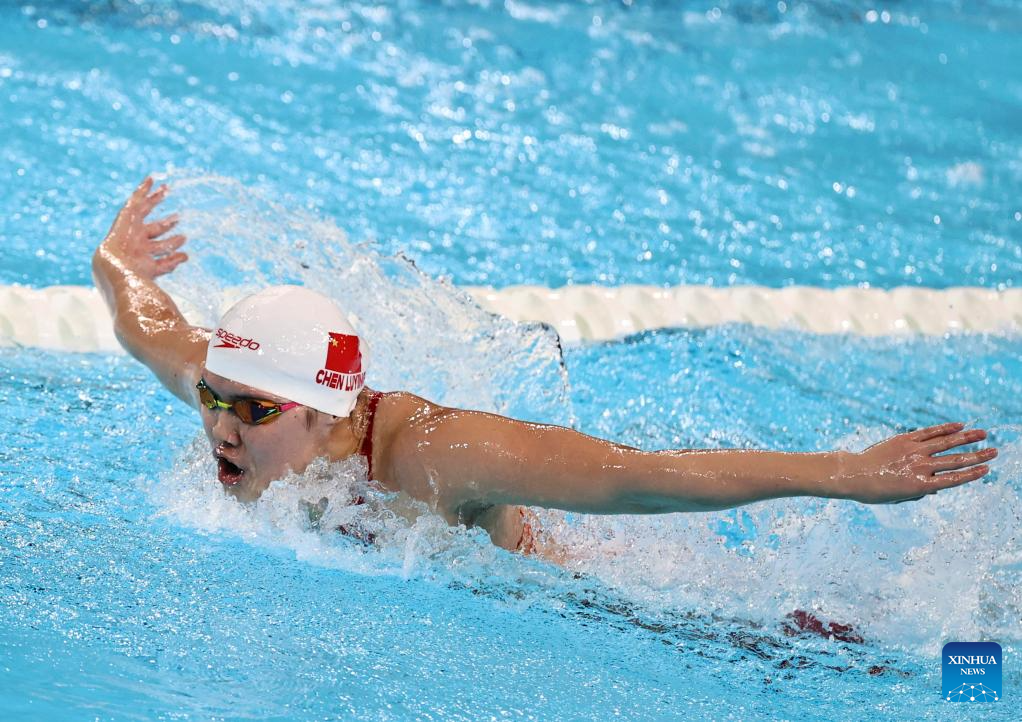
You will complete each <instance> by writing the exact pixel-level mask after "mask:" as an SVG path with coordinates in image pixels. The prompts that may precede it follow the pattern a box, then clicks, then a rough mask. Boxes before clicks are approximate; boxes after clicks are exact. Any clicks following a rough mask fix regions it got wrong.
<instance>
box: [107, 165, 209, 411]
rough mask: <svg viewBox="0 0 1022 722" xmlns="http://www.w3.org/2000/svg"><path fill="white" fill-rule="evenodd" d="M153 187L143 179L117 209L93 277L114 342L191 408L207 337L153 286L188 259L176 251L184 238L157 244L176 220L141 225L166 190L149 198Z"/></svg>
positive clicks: (167, 239) (194, 401)
mask: <svg viewBox="0 0 1022 722" xmlns="http://www.w3.org/2000/svg"><path fill="white" fill-rule="evenodd" d="M152 187H153V180H152V178H146V179H145V180H144V181H142V184H141V185H140V186H139V187H138V188H136V189H135V192H134V193H132V194H131V197H130V198H128V200H127V202H126V203H125V204H124V207H123V208H121V211H120V213H118V214H117V218H116V219H115V220H114V223H113V226H111V228H110V232H109V233H108V234H107V236H106V239H105V240H104V241H103V242H102V243H101V244H100V246H99V248H97V249H96V253H95V255H93V257H92V277H93V280H94V281H95V282H96V287H97V288H98V289H99V291H100V293H101V294H102V295H103V299H104V300H105V301H106V304H107V307H108V308H109V309H110V315H111V316H112V317H113V321H114V333H115V334H116V335H117V340H118V341H120V342H121V345H122V346H124V348H125V349H126V350H127V351H128V353H130V354H131V355H132V356H134V357H135V358H136V359H138V360H139V361H141V362H142V363H144V364H145V365H146V366H148V367H149V368H150V369H151V370H152V372H153V373H154V374H156V377H157V378H158V379H159V380H160V382H162V383H163V385H164V386H166V387H167V388H168V389H170V391H171V392H172V393H173V394H174V395H175V396H177V397H178V398H179V399H181V400H182V401H184V402H185V403H187V404H188V405H190V406H195V405H196V403H197V400H196V396H195V391H194V388H193V387H194V385H195V384H196V383H197V381H198V378H199V374H200V373H201V368H202V363H203V361H204V360H205V357H206V343H207V341H208V339H209V332H208V331H207V330H205V329H202V328H198V327H196V326H191V325H190V324H189V323H188V322H187V321H186V320H185V318H184V316H182V315H181V312H180V311H179V310H178V308H177V305H176V304H175V303H174V301H173V300H172V299H171V297H170V296H168V295H167V293H166V292H165V291H163V289H161V288H160V287H159V286H157V285H156V280H155V279H156V277H157V276H160V275H163V274H164V273H170V272H171V271H173V270H174V269H175V268H177V267H178V266H179V265H180V264H181V263H183V262H184V261H186V260H187V259H188V256H186V255H185V254H184V253H181V252H180V251H178V249H179V248H180V247H181V246H182V245H183V244H184V242H185V237H184V236H182V235H175V236H170V237H168V238H162V239H161V236H163V235H164V234H166V233H167V232H169V231H170V230H171V229H173V228H174V226H175V225H177V219H176V218H174V217H173V216H171V217H168V218H162V219H160V220H156V221H152V222H146V216H148V215H149V214H150V213H151V212H152V211H153V209H154V208H156V206H157V205H159V203H160V202H161V201H162V200H163V199H164V198H165V197H166V193H167V186H165V185H164V186H161V187H160V188H158V189H157V190H156V191H155V192H153V193H150V191H151V190H152Z"/></svg>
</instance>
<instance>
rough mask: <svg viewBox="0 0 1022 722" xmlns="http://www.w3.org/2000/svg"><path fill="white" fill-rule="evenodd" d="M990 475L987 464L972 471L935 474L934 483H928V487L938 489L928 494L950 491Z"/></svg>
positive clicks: (963, 470)
mask: <svg viewBox="0 0 1022 722" xmlns="http://www.w3.org/2000/svg"><path fill="white" fill-rule="evenodd" d="M988 473H990V467H989V466H987V465H986V464H982V465H981V466H974V467H972V468H971V469H962V470H961V471H948V472H946V473H943V474H934V475H933V477H932V481H930V482H928V485H932V484H936V485H937V488H935V489H932V490H931V491H929V492H927V493H928V494H934V493H936V492H937V491H940V490H941V489H950V488H951V487H952V486H960V485H962V484H967V483H969V482H970V481H976V479H981V478H982V477H984V476H986V475H987V474H988Z"/></svg>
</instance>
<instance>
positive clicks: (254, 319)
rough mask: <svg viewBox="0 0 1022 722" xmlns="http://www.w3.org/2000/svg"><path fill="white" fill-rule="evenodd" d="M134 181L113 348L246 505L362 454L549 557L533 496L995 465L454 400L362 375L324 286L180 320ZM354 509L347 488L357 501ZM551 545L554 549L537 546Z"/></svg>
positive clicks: (864, 481)
mask: <svg viewBox="0 0 1022 722" xmlns="http://www.w3.org/2000/svg"><path fill="white" fill-rule="evenodd" d="M167 192H168V188H167V186H165V185H164V186H161V187H159V188H157V189H156V190H153V181H152V179H151V178H146V180H145V181H143V182H142V184H141V185H140V186H139V187H138V188H137V189H136V190H135V191H134V193H132V195H131V197H130V198H129V199H128V200H127V202H126V203H125V205H124V207H123V208H122V209H121V210H120V212H119V213H118V215H117V218H116V220H115V221H114V223H113V226H112V227H111V229H110V232H109V233H108V235H107V237H106V239H105V240H104V241H103V243H102V244H101V245H100V246H99V248H98V249H97V251H96V253H95V255H94V257H93V260H92V269H93V277H94V279H95V282H96V286H97V287H98V288H99V290H100V292H101V293H102V295H103V297H104V299H105V301H106V303H107V305H108V307H109V309H110V312H111V315H112V317H113V319H114V330H115V332H116V335H117V339H118V340H119V341H120V343H121V345H122V346H124V348H125V349H126V350H127V351H128V352H129V353H130V354H131V355H132V356H134V357H135V358H136V359H138V360H139V361H141V362H142V363H143V364H145V365H146V366H148V367H149V368H150V370H152V372H153V373H154V374H155V375H156V377H157V378H158V379H159V380H160V382H161V383H163V385H164V386H166V387H167V388H168V389H169V390H170V391H171V393H173V394H174V395H175V396H177V397H178V398H179V399H181V400H182V401H184V402H185V403H186V404H188V405H189V406H192V407H194V408H195V409H196V410H197V411H198V412H199V414H200V416H201V417H202V423H203V427H204V429H205V432H206V436H207V437H208V438H209V443H210V450H211V453H212V455H213V457H214V458H215V460H216V464H217V470H218V479H219V481H220V483H221V484H223V487H224V489H225V490H226V491H227V493H229V494H232V495H233V496H235V497H237V498H238V499H239V500H242V501H248V500H253V499H256V498H258V497H259V495H260V494H261V493H262V492H263V491H264V490H265V489H266V488H267V487H268V486H269V484H270V482H272V481H273V480H275V479H279V478H282V477H284V476H285V475H286V474H287V473H288V472H289V471H294V472H297V473H301V472H302V471H304V470H305V468H306V467H307V466H308V465H309V464H310V463H311V462H312V461H313V460H314V459H317V458H319V457H326V458H327V459H329V460H340V459H344V458H347V457H349V456H351V455H354V454H361V455H363V456H364V457H365V460H366V463H367V465H368V469H369V476H370V479H371V480H372V481H373V482H374V483H375V484H377V485H379V487H380V488H381V489H383V490H386V491H390V492H398V491H400V492H404V493H406V494H408V495H409V496H411V497H412V498H415V499H418V500H421V501H423V502H426V503H427V504H428V505H429V506H430V507H431V508H432V509H435V510H436V512H437V513H438V514H440V515H441V516H443V517H444V518H445V519H446V520H447V521H448V522H449V523H451V524H464V525H466V526H479V527H482V528H483V529H485V530H486V531H487V532H488V533H489V535H490V538H491V539H492V540H493V542H494V543H495V544H497V545H499V546H501V547H504V548H505V549H509V550H512V551H519V552H522V553H539V554H543V553H544V550H543V548H542V540H541V538H540V537H541V536H542V535H541V534H540V533H539V531H538V530H537V528H536V526H535V519H534V517H533V516H532V515H531V514H530V512H529V511H528V509H527V508H528V507H547V508H553V509H564V510H568V511H575V512H583V513H590V514H664V513H671V512H686V511H687V512H698V511H703V512H705V511H716V510H721V509H728V508H731V507H736V506H740V505H742V504H749V503H751V502H756V501H763V500H767V499H776V498H780V497H789V496H818V497H825V498H835V499H851V500H855V501H858V502H861V503H864V504H889V503H898V502H903V501H909V500H913V501H914V500H917V499H921V498H922V497H924V496H926V495H928V494H935V493H937V492H938V491H940V490H942V489H948V488H951V487H955V486H959V485H961V484H965V483H968V482H970V481H975V480H977V479H979V478H981V477H983V476H985V475H986V474H987V473H988V472H989V467H988V466H987V462H989V461H990V460H991V459H993V458H994V457H995V456H997V450H996V449H994V448H984V449H981V450H978V451H967V452H960V453H951V454H947V453H944V452H949V451H952V450H954V449H956V448H958V447H961V446H963V445H967V444H972V443H975V442H978V441H981V440H983V439H985V438H986V432H984V431H983V430H982V429H966V428H965V425H964V424H961V423H945V424H939V425H937V426H931V427H928V428H925V429H919V430H916V431H911V432H908V433H904V434H898V435H897V436H893V437H891V438H889V439H887V440H885V441H882V442H880V443H878V444H875V445H873V446H871V447H869V448H868V449H866V450H865V451H862V452H858V453H856V452H849V451H831V452H822V453H787V452H776V451H757V450H738V449H713V450H710V449H707V450H686V449H667V450H663V451H652V452H646V451H641V450H639V449H636V448H633V447H631V446H625V445H623V444H617V443H614V442H613V441H608V440H604V439H599V438H595V437H592V436H587V435H586V434H583V433H580V432H578V431H574V430H572V429H568V428H564V427H560V426H552V425H545V424H536V423H526V422H523V421H516V420H514V419H510V418H506V417H503V416H499V415H497V414H491V413H484V412H480V411H470V410H465V409H458V408H449V407H446V406H442V405H440V404H438V403H434V402H432V401H429V400H427V399H424V398H421V397H419V396H416V395H415V394H411V393H408V392H404V391H395V392H388V393H382V392H380V391H375V390H372V389H370V388H369V387H367V386H365V381H366V373H367V370H368V368H369V363H370V361H371V359H370V358H369V357H368V354H367V353H366V348H365V344H364V343H363V341H362V338H361V337H360V336H359V334H358V332H357V331H356V330H355V329H354V328H352V327H351V325H350V324H349V322H348V319H347V317H346V316H345V314H344V313H343V312H342V311H341V309H340V308H338V307H337V305H336V304H335V303H334V302H333V301H332V300H330V299H329V298H327V297H325V296H322V295H320V294H318V293H315V292H313V291H310V290H307V289H304V288H301V287H297V286H278V287H273V288H269V289H265V290H263V291H261V292H259V293H256V294H254V295H252V296H249V297H247V298H245V299H242V300H241V301H240V302H238V303H237V304H236V305H234V306H233V307H232V308H231V309H230V310H228V311H227V313H226V314H224V316H223V317H222V318H221V319H220V321H219V322H218V324H217V326H216V327H215V328H213V329H205V328H200V327H196V326H192V325H190V324H189V323H188V322H187V321H186V320H185V318H184V317H183V316H182V314H181V312H180V311H179V310H178V308H177V306H176V305H175V304H174V301H173V300H171V298H170V296H169V295H167V293H166V292H164V291H163V290H162V289H161V288H160V287H159V285H157V283H156V279H157V277H159V276H161V275H164V274H167V273H170V272H172V271H173V270H174V269H175V268H177V267H178V266H179V265H180V264H182V263H184V262H185V261H187V259H188V257H187V255H186V254H185V253H183V252H182V251H181V247H182V246H183V244H184V243H185V240H186V239H185V237H184V236H183V235H180V234H177V235H168V234H170V233H171V231H172V230H173V229H174V227H175V225H176V224H177V219H176V218H175V217H173V216H170V217H166V218H162V219H159V220H153V221H148V220H147V218H148V216H149V215H150V213H152V212H153V211H154V209H155V208H156V207H157V206H158V205H159V204H160V202H161V201H163V199H164V198H165V197H166V195H167ZM354 501H356V503H357V500H354ZM547 556H551V555H550V554H547Z"/></svg>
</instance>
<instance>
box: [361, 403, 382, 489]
mask: <svg viewBox="0 0 1022 722" xmlns="http://www.w3.org/2000/svg"><path fill="white" fill-rule="evenodd" d="M382 398H383V392H382V391H372V392H371V395H370V396H369V405H368V408H367V409H366V413H367V414H369V421H368V423H366V435H365V438H364V439H362V448H361V449H359V450H358V453H360V454H361V455H362V456H364V457H365V458H366V464H367V465H368V466H369V480H370V481H372V480H373V422H375V421H376V405H377V404H379V403H380V399H382Z"/></svg>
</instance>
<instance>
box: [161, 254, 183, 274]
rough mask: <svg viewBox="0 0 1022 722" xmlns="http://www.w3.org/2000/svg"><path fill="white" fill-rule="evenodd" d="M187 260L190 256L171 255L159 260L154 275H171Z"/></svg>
mask: <svg viewBox="0 0 1022 722" xmlns="http://www.w3.org/2000/svg"><path fill="white" fill-rule="evenodd" d="M187 260H188V256H187V254H184V253H171V254H170V255H169V256H164V257H163V258H157V259H156V261H155V264H156V269H155V271H154V273H153V275H154V276H162V275H163V274H165V273H170V272H171V271H173V270H174V269H175V268H177V267H178V266H180V265H181V264H182V263H184V262H185V261H187Z"/></svg>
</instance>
